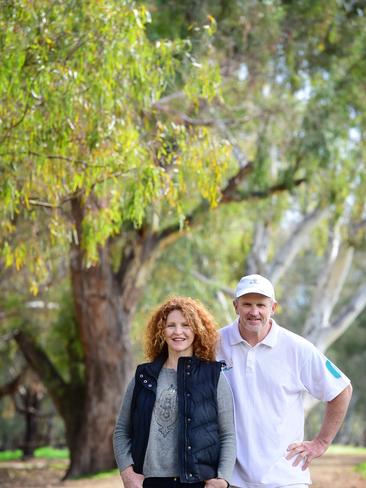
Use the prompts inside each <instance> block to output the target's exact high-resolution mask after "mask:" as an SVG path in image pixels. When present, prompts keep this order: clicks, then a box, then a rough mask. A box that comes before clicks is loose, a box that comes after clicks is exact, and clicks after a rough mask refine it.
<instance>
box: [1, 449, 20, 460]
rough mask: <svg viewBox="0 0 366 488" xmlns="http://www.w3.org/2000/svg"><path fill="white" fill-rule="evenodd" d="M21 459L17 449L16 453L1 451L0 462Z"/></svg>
mask: <svg viewBox="0 0 366 488" xmlns="http://www.w3.org/2000/svg"><path fill="white" fill-rule="evenodd" d="M21 457H22V451H21V450H20V449H17V450H16V451H1V452H0V461H15V460H16V459H20V458H21Z"/></svg>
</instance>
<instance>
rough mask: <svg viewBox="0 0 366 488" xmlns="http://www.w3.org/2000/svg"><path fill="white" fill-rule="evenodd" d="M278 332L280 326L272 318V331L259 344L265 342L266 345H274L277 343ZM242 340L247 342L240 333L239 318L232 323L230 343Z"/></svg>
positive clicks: (237, 342) (233, 344) (233, 343)
mask: <svg viewBox="0 0 366 488" xmlns="http://www.w3.org/2000/svg"><path fill="white" fill-rule="evenodd" d="M278 332H279V326H278V324H277V323H276V322H275V321H274V320H273V319H272V327H271V329H270V331H269V332H268V334H267V335H266V337H265V338H264V339H263V340H262V341H261V342H260V343H259V344H264V345H265V346H269V347H274V346H275V345H276V344H277V339H278ZM240 342H246V341H245V340H244V339H243V338H242V336H241V335H240V332H239V318H237V319H236V320H234V322H233V323H232V324H231V331H230V345H231V346H235V345H236V344H240Z"/></svg>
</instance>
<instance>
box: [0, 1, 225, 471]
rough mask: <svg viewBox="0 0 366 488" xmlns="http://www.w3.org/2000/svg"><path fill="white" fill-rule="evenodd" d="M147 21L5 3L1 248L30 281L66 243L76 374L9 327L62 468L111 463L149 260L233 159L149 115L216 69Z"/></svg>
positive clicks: (192, 99) (197, 93) (210, 80)
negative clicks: (54, 416) (45, 409)
mask: <svg viewBox="0 0 366 488" xmlns="http://www.w3.org/2000/svg"><path fill="white" fill-rule="evenodd" d="M149 20H150V16H149V12H148V11H147V10H146V9H145V8H144V7H143V6H141V5H140V6H138V5H137V4H135V3H134V2H130V1H125V2H120V1H119V2H110V1H108V2H93V1H90V2H73V1H72V2H71V1H70V2H52V4H50V3H49V2H47V1H39V2H36V3H33V4H29V3H27V2H23V1H16V2H9V3H7V4H6V5H4V6H3V8H2V10H1V19H0V25H1V34H0V49H1V59H2V70H1V74H0V90H1V92H0V93H1V94H0V97H1V102H2V103H1V109H0V110H1V112H0V117H1V125H0V140H1V146H2V149H1V169H0V171H1V190H0V193H1V203H2V205H1V211H0V212H1V228H2V233H1V240H2V246H1V247H2V260H3V263H4V264H5V266H14V267H15V268H16V269H18V270H19V269H20V268H22V267H23V266H25V265H26V266H27V268H28V269H29V270H30V273H31V276H32V280H31V283H30V288H31V290H32V291H33V293H37V291H38V288H39V283H40V282H42V280H43V279H46V277H47V275H48V273H49V271H50V267H51V265H52V256H53V255H55V254H56V255H57V254H59V253H60V252H61V253H67V254H68V255H69V261H70V277H71V284H72V292H73V299H74V302H73V306H74V308H75V319H76V323H77V330H78V335H79V336H80V340H81V344H82V351H83V354H82V360H83V362H84V372H83V374H81V375H80V374H75V375H73V376H72V377H69V378H65V377H64V376H63V375H62V374H61V372H60V371H59V370H58V368H57V367H56V365H55V363H54V362H53V361H52V358H51V357H49V356H48V355H47V353H46V351H45V350H44V349H43V348H42V347H41V345H40V344H39V343H37V342H36V341H35V339H34V337H32V335H30V334H29V333H27V332H26V331H25V330H23V329H19V330H18V332H17V334H16V335H15V338H16V340H17V342H18V344H19V346H20V348H21V349H22V351H23V353H24V355H25V357H26V358H27V360H28V362H29V363H30V364H31V365H32V366H33V367H34V368H35V369H36V371H37V372H38V373H39V375H40V376H41V378H42V380H43V381H44V383H45V385H46V386H47V388H48V390H49V392H50V394H51V396H52V398H53V401H54V402H55V405H56V406H57V408H58V410H59V412H60V414H61V416H62V417H63V420H64V422H65V426H66V437H67V443H68V446H69V448H70V453H71V463H70V468H69V471H68V475H70V476H71V475H80V474H82V473H87V472H92V471H98V470H101V469H108V468H111V467H113V466H114V460H113V454H112V446H111V433H112V430H113V425H114V419H115V415H116V413H117V409H118V403H119V398H120V394H121V393H122V391H123V389H124V387H125V385H126V381H127V380H128V379H129V377H130V372H131V368H132V357H131V350H130V339H129V328H130V321H131V317H132V316H133V313H134V310H135V307H136V304H137V302H138V300H139V297H140V296H141V293H142V291H143V288H144V285H145V282H146V280H147V278H148V270H149V267H150V265H151V263H152V262H153V260H154V256H155V253H156V252H157V251H158V249H159V248H161V247H162V246H163V244H164V243H165V242H166V241H167V240H168V239H169V237H170V236H171V235H172V234H174V233H177V232H178V231H179V228H180V226H181V224H180V223H179V216H180V219H181V221H182V219H183V215H184V212H185V211H186V207H188V208H189V207H192V206H193V205H194V204H196V202H197V201H198V202H199V201H200V200H199V199H200V198H204V199H205V201H206V202H207V205H210V204H214V203H215V202H216V201H217V198H218V190H219V187H220V182H221V180H222V177H223V174H224V172H225V170H226V168H227V163H226V159H227V158H226V154H227V151H226V147H225V144H220V143H218V142H217V141H216V140H215V139H214V138H212V137H211V135H210V133H209V131H208V130H206V129H204V128H203V129H200V128H198V129H197V130H194V129H192V128H190V127H185V126H184V125H182V124H180V125H179V124H176V123H174V122H172V121H170V120H165V119H164V117H160V118H159V119H157V117H156V108H155V107H154V104H155V103H156V102H157V101H158V100H159V99H160V98H161V97H162V95H163V94H166V93H168V92H169V89H170V86H171V85H173V84H174V85H176V83H179V86H180V89H181V90H182V91H184V93H185V95H186V97H187V100H189V103H190V104H192V105H198V100H199V99H200V98H202V99H206V100H208V99H210V98H211V97H212V95H213V93H214V92H215V87H216V84H217V73H216V70H215V66H214V64H207V66H206V69H205V70H200V69H199V67H197V65H196V64H197V63H195V62H194V60H193V61H192V59H191V57H190V54H189V45H188V43H186V42H184V41H180V40H177V41H176V42H172V41H164V40H161V41H157V42H151V41H150V40H149V39H148V38H147V36H146V24H147V23H148V22H149ZM208 27H209V26H208ZM207 30H209V29H206V30H205V32H206V31H207ZM193 173H194V174H193ZM196 195H197V197H196ZM188 200H189V201H188ZM187 202H188V203H187ZM177 215H178V218H177ZM160 219H163V220H164V222H165V223H164V224H163V225H162V224H161V222H160ZM173 224H174V225H173ZM169 225H173V227H174V229H173V230H172V229H170V228H169Z"/></svg>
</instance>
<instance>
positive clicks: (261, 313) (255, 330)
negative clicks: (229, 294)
mask: <svg viewBox="0 0 366 488" xmlns="http://www.w3.org/2000/svg"><path fill="white" fill-rule="evenodd" d="M276 306H277V303H275V302H273V300H272V299H271V298H268V297H266V296H264V295H260V294H259V293H248V295H242V296H241V297H239V298H236V299H235V300H234V307H235V311H236V313H237V314H238V315H239V330H240V334H241V335H242V337H243V338H244V339H246V338H248V337H253V336H256V337H257V338H258V339H259V340H262V339H264V337H265V336H266V335H267V334H268V332H269V330H270V328H271V316H272V315H273V313H274V311H275V309H276Z"/></svg>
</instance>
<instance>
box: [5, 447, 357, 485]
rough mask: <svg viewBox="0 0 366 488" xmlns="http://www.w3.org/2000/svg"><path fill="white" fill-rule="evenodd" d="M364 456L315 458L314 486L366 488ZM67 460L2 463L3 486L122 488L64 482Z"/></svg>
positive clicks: (114, 481) (112, 481) (113, 479)
mask: <svg viewBox="0 0 366 488" xmlns="http://www.w3.org/2000/svg"><path fill="white" fill-rule="evenodd" d="M365 461H366V459H365V457H364V456H349V455H343V456H339V455H334V454H329V455H325V456H323V457H322V458H320V459H317V460H315V461H314V462H313V465H312V468H311V474H312V478H313V485H312V488H366V479H363V478H361V476H360V475H359V474H357V473H356V472H355V471H354V467H355V466H356V465H357V464H359V463H361V462H365ZM65 469H66V463H65V462H64V461H52V462H45V461H41V460H34V461H29V462H16V461H13V462H7V463H0V487H1V488H56V487H57V488H122V483H121V481H120V479H119V476H110V477H108V478H102V479H93V480H88V479H83V480H78V481H66V482H60V481H59V480H60V478H61V476H62V473H63V472H65Z"/></svg>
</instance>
